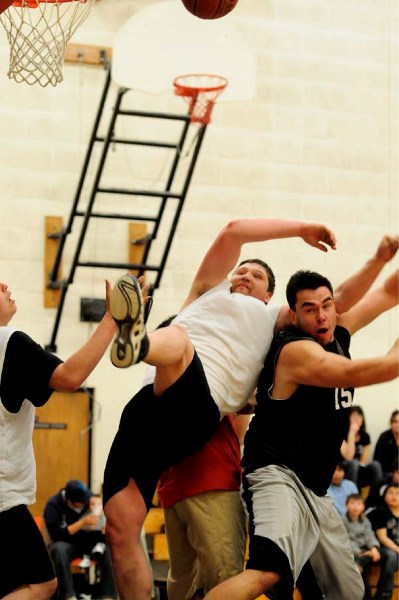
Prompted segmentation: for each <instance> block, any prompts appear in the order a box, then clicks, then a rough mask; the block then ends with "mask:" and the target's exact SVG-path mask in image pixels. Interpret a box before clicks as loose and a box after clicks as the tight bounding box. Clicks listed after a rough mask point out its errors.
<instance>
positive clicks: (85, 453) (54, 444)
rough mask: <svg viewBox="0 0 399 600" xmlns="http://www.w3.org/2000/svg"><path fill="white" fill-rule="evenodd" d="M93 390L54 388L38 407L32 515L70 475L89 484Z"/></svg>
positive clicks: (40, 508)
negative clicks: (60, 389) (45, 400)
mask: <svg viewBox="0 0 399 600" xmlns="http://www.w3.org/2000/svg"><path fill="white" fill-rule="evenodd" d="M91 408H92V402H91V392H88V391H78V392H73V393H69V392H54V393H53V395H52V396H51V398H50V400H49V401H48V402H47V404H45V405H44V406H42V407H40V408H37V409H36V419H35V429H34V431H33V448H34V451H35V457H36V467H37V490H36V503H35V504H34V505H33V506H31V507H30V510H31V512H32V514H33V515H41V514H43V509H44V506H45V504H46V502H47V500H48V498H49V497H50V496H52V495H53V494H55V493H56V492H58V490H60V489H61V488H62V487H63V486H64V485H65V483H66V482H67V481H69V480H70V479H80V480H81V481H83V482H84V483H86V485H90V446H91V429H90V416H91Z"/></svg>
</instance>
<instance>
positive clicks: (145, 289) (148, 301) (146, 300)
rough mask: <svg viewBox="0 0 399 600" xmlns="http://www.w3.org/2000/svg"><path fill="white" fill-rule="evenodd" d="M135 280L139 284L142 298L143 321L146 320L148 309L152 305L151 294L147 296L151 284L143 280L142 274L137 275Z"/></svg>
mask: <svg viewBox="0 0 399 600" xmlns="http://www.w3.org/2000/svg"><path fill="white" fill-rule="evenodd" d="M137 281H138V282H139V284H140V289H141V295H142V297H143V299H144V318H145V321H147V319H148V315H149V314H150V310H151V307H152V296H148V292H149V290H150V287H151V286H150V284H149V283H146V282H145V280H144V275H140V277H138V279H137Z"/></svg>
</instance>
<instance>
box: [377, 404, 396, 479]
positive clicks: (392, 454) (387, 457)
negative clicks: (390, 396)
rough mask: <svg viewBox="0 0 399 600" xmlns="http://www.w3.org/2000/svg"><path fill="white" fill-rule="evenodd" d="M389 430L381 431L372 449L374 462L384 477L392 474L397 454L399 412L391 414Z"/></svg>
mask: <svg viewBox="0 0 399 600" xmlns="http://www.w3.org/2000/svg"><path fill="white" fill-rule="evenodd" d="M390 425H391V427H390V429H387V430H386V431H383V432H382V433H381V435H380V437H379V438H378V440H377V443H376V445H375V449H374V456H373V458H374V460H377V461H378V462H379V463H380V465H381V467H382V471H383V474H384V475H389V474H391V473H392V470H391V468H392V465H393V462H394V460H395V459H396V458H397V457H398V453H399V410H394V411H393V413H392V414H391V419H390Z"/></svg>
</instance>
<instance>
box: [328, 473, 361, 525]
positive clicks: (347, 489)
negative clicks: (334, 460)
mask: <svg viewBox="0 0 399 600" xmlns="http://www.w3.org/2000/svg"><path fill="white" fill-rule="evenodd" d="M358 493H359V490H358V488H357V486H356V484H355V483H354V482H353V481H352V480H351V479H347V478H346V473H345V467H344V465H343V464H342V463H338V464H337V466H336V467H335V471H334V474H333V476H332V479H331V483H330V486H329V488H328V490H327V494H328V495H329V496H331V498H332V499H333V500H334V504H335V508H336V509H337V511H338V512H339V514H340V515H341V516H342V517H343V516H345V514H346V510H347V509H346V499H347V497H348V496H349V495H350V494H358Z"/></svg>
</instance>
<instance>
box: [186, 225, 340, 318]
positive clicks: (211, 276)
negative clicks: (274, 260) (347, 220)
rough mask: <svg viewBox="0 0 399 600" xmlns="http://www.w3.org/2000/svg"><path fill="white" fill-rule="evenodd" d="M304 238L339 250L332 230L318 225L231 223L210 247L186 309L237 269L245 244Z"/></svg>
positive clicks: (317, 245)
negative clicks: (336, 247)
mask: <svg viewBox="0 0 399 600" xmlns="http://www.w3.org/2000/svg"><path fill="white" fill-rule="evenodd" d="M290 237H301V238H302V239H303V240H304V241H305V242H306V243H307V244H309V245H311V246H314V247H315V248H318V249H319V250H322V251H323V252H327V246H330V247H331V248H333V249H335V246H336V239H335V235H334V234H333V232H332V231H330V230H329V229H328V228H327V227H325V226H324V225H321V224H317V223H304V222H302V221H285V220H281V219H237V220H235V221H230V223H228V224H227V225H226V227H224V228H223V229H222V231H221V232H220V233H219V235H218V236H217V238H216V239H215V241H214V242H213V244H212V246H211V247H210V248H209V250H208V251H207V253H206V254H205V257H204V259H203V261H202V263H201V265H200V267H199V269H198V271H197V274H196V276H195V278H194V281H193V283H192V286H191V289H190V292H189V294H188V296H187V298H186V300H185V302H184V304H183V308H184V307H185V306H187V305H188V304H190V303H191V302H193V300H195V299H196V298H198V297H199V296H201V295H202V294H203V293H205V292H206V291H207V290H209V289H211V288H212V287H214V286H215V285H218V284H219V283H220V282H222V281H223V280H224V279H225V278H226V277H227V276H228V274H229V273H230V271H231V270H232V269H233V268H234V267H235V265H236V263H237V261H238V259H239V257H240V253H241V248H242V246H243V245H244V244H246V243H250V242H265V241H267V240H275V239H282V238H290Z"/></svg>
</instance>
